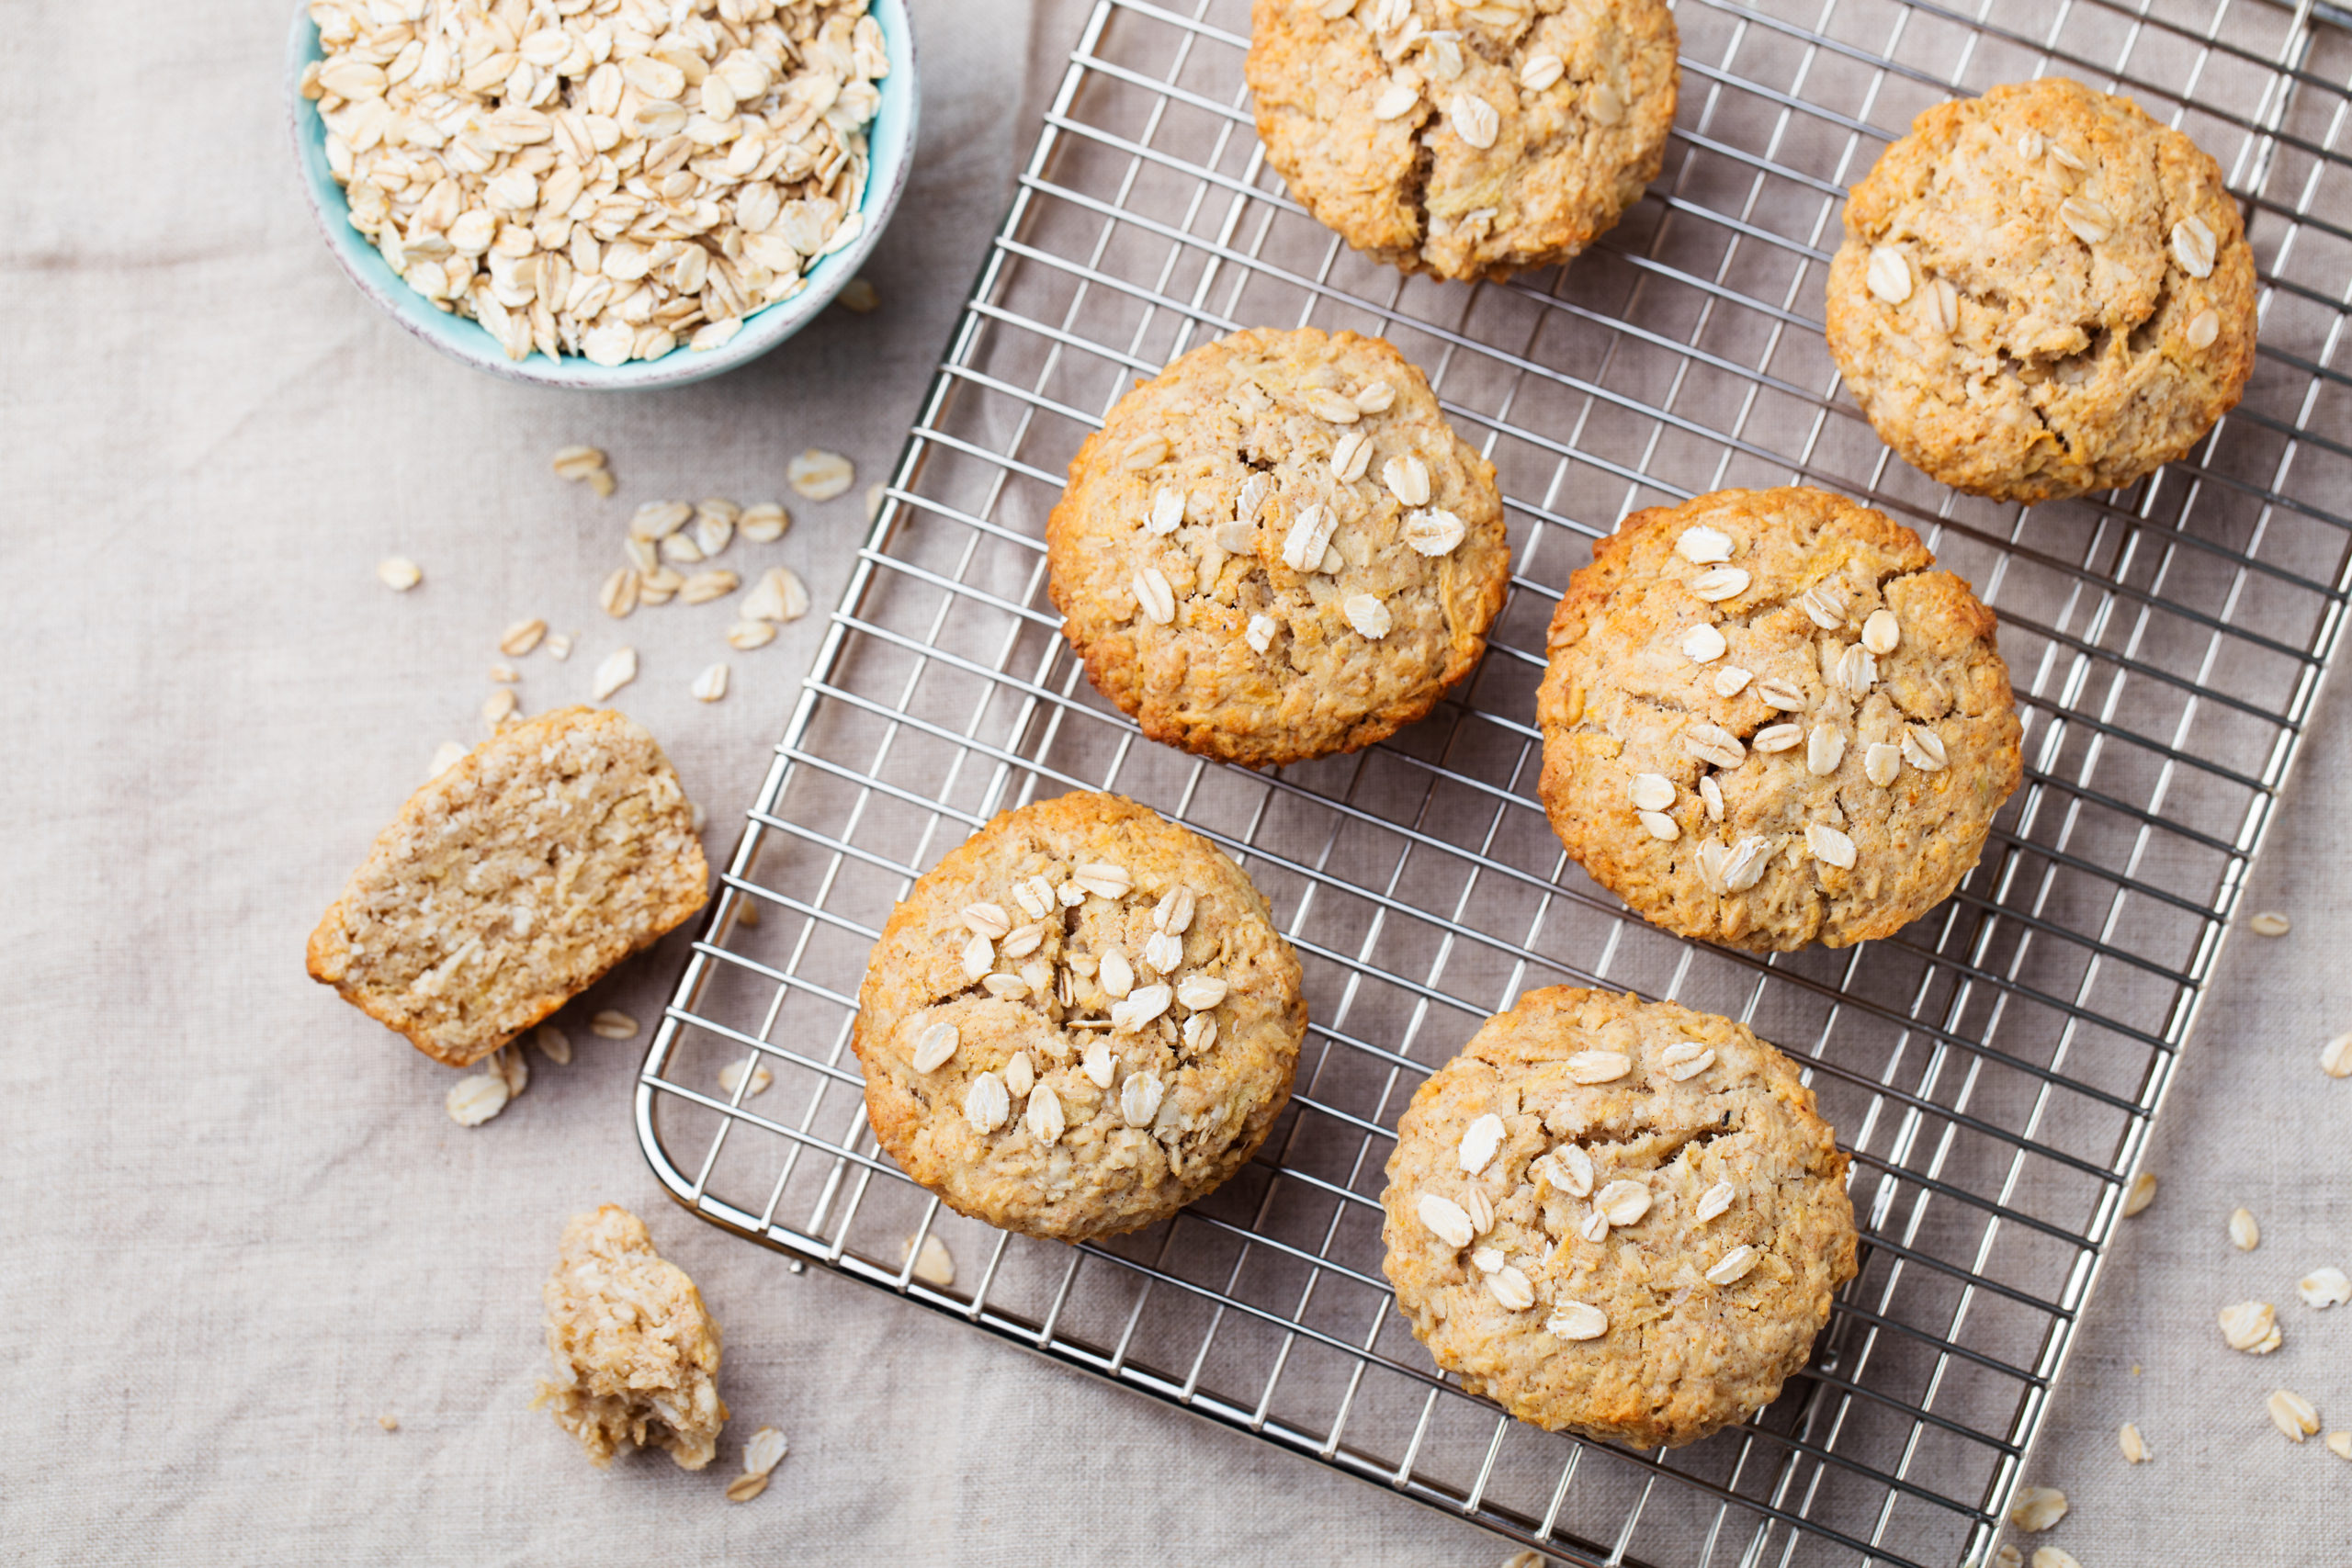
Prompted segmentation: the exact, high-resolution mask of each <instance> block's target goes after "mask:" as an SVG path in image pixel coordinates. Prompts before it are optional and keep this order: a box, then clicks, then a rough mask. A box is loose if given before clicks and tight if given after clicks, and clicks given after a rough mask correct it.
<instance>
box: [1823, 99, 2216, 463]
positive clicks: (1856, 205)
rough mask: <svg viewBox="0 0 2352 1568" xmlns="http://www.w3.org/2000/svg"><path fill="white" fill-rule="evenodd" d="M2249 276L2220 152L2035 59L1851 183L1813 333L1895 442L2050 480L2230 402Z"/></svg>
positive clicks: (1927, 125) (2107, 459)
mask: <svg viewBox="0 0 2352 1568" xmlns="http://www.w3.org/2000/svg"><path fill="white" fill-rule="evenodd" d="M2255 289H2256V283H2255V271H2254V256H2253V252H2252V249H2251V248H2250V247H2249V246H2248V245H2247V243H2246V241H2245V228H2244V225H2243V224H2242V223H2241V221H2240V220H2239V216H2238V210H2237V208H2236V205H2235V203H2234V202H2233V201H2232V199H2231V197H2230V195H2229V192H2228V190H2227V189H2226V188H2225V187H2224V186H2223V184H2222V171H2221V168H2220V166H2219V165H2217V164H2215V163H2214V162H2213V160H2212V159H2211V157H2209V156H2207V155H2206V154H2205V153H2204V152H2201V151H2199V149H2198V147H2197V145H2196V144H2195V143H2194V142H2192V141H2189V139H2188V137H2186V136H2184V135H2182V134H2181V133H2180V132H2179V131H2177V130H2172V129H2170V128H2169V127H2166V126H2165V125H2161V124H2159V123H2158V122H2156V121H2155V120H2153V119H2151V118H2148V116H2147V115H2146V114H2144V113H2143V112H2142V111H2141V109H2140V108H2139V107H2137V106H2136V105H2134V104H2132V103H2131V101H2130V100H2129V99H2127V98H2121V97H2116V96H2110V95H2109V94H2105V93H2098V92H2094V91H2092V90H2091V89H2090V88H2088V87H2086V86H2084V85H2082V84H2080V83H2078V82H2071V81H2068V80H2066V79H2064V78H2063V77H2051V78H2045V79H2043V80H2041V81H2037V82H2026V83H2017V84H2012V85H2006V86H1998V87H1995V88H1993V89H1992V90H1991V91H1989V92H1987V93H1986V94H1985V96H1983V97H1981V98H1971V99H1963V100H1960V101H1957V102H1952V103H1945V104H1939V105H1937V106H1935V107H1932V108H1929V109H1928V110H1927V111H1925V112H1924V113H1922V114H1921V115H1920V116H1919V117H1918V118H1917V120H1916V121H1914V122H1913V125H1912V129H1911V132H1910V134H1909V135H1907V136H1905V137H1904V138H1903V139H1902V140H1901V141H1897V142H1895V143H1894V145H1893V146H1891V147H1889V148H1888V149H1887V150H1886V152H1884V153H1883V155H1882V156H1881V157H1880V158H1879V161H1878V163H1877V164H1876V165H1875V166H1874V167H1873V168H1872V169H1871V172H1870V175H1869V176H1868V177H1867V178H1865V179H1864V180H1863V181H1862V182H1861V184H1860V185H1859V186H1855V187H1854V190H1853V192H1852V193H1851V195H1850V196H1849V198H1848V200H1847V204H1846V239H1845V243H1843V244H1842V245H1841V246H1840V247H1839V249H1838V254H1837V257H1836V259H1835V261H1834V262H1833V264H1832V265H1831V268H1830V274H1829V286H1828V305H1829V316H1828V334H1829V346H1830V351H1831V353H1832V354H1833V355H1834V356H1835V357H1836V359H1837V361H1838V369H1839V371H1840V373H1841V374H1842V375H1843V376H1844V378H1845V381H1846V385H1847V388H1848V389H1849V390H1850V391H1851V392H1852V393H1853V395H1854V400H1855V401H1856V402H1858V403H1860V405H1861V408H1862V412H1864V413H1865V414H1866V415H1867V416H1868V417H1869V419H1870V421H1871V425H1872V427H1873V428H1875V429H1876V430H1877V432H1878V434H1879V435H1880V437H1881V438H1882V439H1883V440H1884V441H1885V442H1886V443H1887V445H1889V446H1893V447H1894V449H1895V450H1896V452H1898V453H1899V454H1901V455H1902V457H1904V458H1905V460H1907V461H1908V462H1910V463H1912V464H1913V465H1914V466H1915V467H1917V468H1921V469H1922V470H1924V471H1925V472H1927V473H1928V474H1929V475H1931V476H1932V477H1934V478H1936V479H1940V480H1942V481H1943V482H1944V483H1946V484H1950V485H1952V486H1955V487H1956V488H1958V489H1961V490H1965V491H1972V492H1973V493H1976V494H1979V495H1987V496H1993V497H1996V498H1999V499H2005V500H2013V501H2026V502H2036V501H2046V500H2051V499H2054V498H2058V497H2063V496H2068V495H2075V494H2079V493H2081V492H2082V491H2089V490H2105V489H2111V488H2115V487H2118V486H2121V485H2126V484H2129V483H2131V481H2132V480H2133V479H2138V478H2140V477H2141V476H2142V475H2143V474H2146V473H2148V472H2150V471H2151V470H2153V469H2154V468H2157V467H2158V466H2160V465H2162V464H2164V463H2167V462H2170V461H2172V460H2174V459H2175V458H2177V457H2181V456H2183V455H2184V454H2186V453H2187V452H2188V449H2189V448H2190V447H2191V446H2194V445H2195V444H2196V442H2197V440H2198V439H2199V437H2200V436H2202V435H2203V434H2205V433H2206V432H2207V431H2208V430H2210V429H2211V428H2212V425H2213V423H2214V421H2215V420H2217V419H2219V418H2220V417H2221V416H2222V414H2223V413H2225V412H2228V411H2229V410H2230V409H2231V408H2233V407H2234V406H2236V403H2237V400H2238V399H2239V397H2240V396H2241V395H2242V394H2243V392H2244V391H2245V383H2246V379H2247V378H2248V376H2249V375H2251V374H2252V371H2253V367H2254V350H2255V329H2256V321H2255V303H2256V296H2255Z"/></svg>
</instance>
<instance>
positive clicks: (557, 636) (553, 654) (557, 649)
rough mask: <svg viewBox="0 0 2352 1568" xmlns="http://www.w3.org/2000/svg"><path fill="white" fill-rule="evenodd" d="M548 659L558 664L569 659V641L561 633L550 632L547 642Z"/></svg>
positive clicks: (569, 639)
mask: <svg viewBox="0 0 2352 1568" xmlns="http://www.w3.org/2000/svg"><path fill="white" fill-rule="evenodd" d="M547 649H548V658H549V659H552V660H557V661H559V662H560V661H562V660H566V659H569V658H571V638H570V637H566V636H565V635H564V634H563V633H561V632H550V633H548V641H547Z"/></svg>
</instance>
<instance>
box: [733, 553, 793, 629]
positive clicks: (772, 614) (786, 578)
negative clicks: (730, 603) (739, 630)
mask: <svg viewBox="0 0 2352 1568" xmlns="http://www.w3.org/2000/svg"><path fill="white" fill-rule="evenodd" d="M735 613H736V614H737V615H741V617H742V618H743V619H745V620H747V621H775V622H778V623H783V622H790V621H797V620H798V619H799V618H800V617H801V616H803V615H807V614H808V613H809V588H808V585H807V584H806V583H804V582H802V581H800V574H799V573H797V572H796V571H794V570H792V569H791V568H790V567H788V566H772V567H770V568H768V570H766V571H764V572H763V573H761V574H760V580H759V581H758V582H756V583H754V584H752V591H751V592H749V593H746V594H744V595H743V597H742V599H741V601H740V602H739V603H738V604H736V606H735Z"/></svg>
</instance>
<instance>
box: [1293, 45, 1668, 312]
mask: <svg viewBox="0 0 2352 1568" xmlns="http://www.w3.org/2000/svg"><path fill="white" fill-rule="evenodd" d="M1676 48H1677V38H1676V33H1675V27H1674V17H1673V13H1672V12H1670V11H1668V9H1667V7H1666V6H1665V5H1664V4H1663V3H1662V0H1485V3H1483V4H1476V5H1464V4H1456V3H1455V0H1358V3H1357V4H1356V5H1354V6H1334V5H1333V4H1330V3H1329V0H1322V3H1319V4H1318V3H1317V0H1257V4H1256V6H1255V7H1254V10H1253V12H1252V17H1251V32H1250V58H1249V65H1248V71H1249V78H1250V91H1251V93H1252V94H1253V95H1254V96H1255V98H1256V101H1257V108H1258V134H1259V137H1260V139H1261V141H1264V142H1265V145H1266V155H1267V158H1268V160H1269V161H1270V162H1271V163H1272V164H1273V165H1274V167H1275V168H1276V169H1278V170H1279V171H1281V173H1282V175H1283V179H1284V181H1286V182H1287V183H1288V185H1289V186H1290V190H1291V194H1292V195H1294V196H1295V197H1297V198H1298V199H1299V200H1300V201H1301V202H1302V203H1304V204H1305V205H1306V209H1307V210H1308V211H1310V212H1312V213H1313V214H1314V215H1315V217H1316V218H1317V220H1318V221H1320V222H1322V223H1323V224H1325V225H1326V226H1327V227H1329V228H1331V229H1333V230H1336V231H1338V232H1339V233H1340V237H1341V238H1343V239H1345V240H1346V241H1347V242H1348V243H1350V244H1351V245H1353V246H1355V247H1356V248H1357V249H1359V250H1362V251H1366V252H1369V253H1371V254H1374V255H1375V256H1377V257H1379V258H1380V259H1381V260H1383V261H1385V262H1388V263H1389V264H1391V265H1396V266H1398V267H1402V268H1403V269H1405V270H1406V271H1408V272H1429V273H1434V274H1436V275H1437V276H1441V277H1452V278H1463V279H1476V278H1494V277H1504V276H1510V274H1511V273H1513V272H1518V271H1521V270H1524V269H1526V268H1530V267H1537V266H1544V265H1549V264H1551V263H1554V262H1559V261H1566V259H1568V258H1569V257H1571V256H1573V255H1575V254H1577V252H1579V251H1581V250H1583V249H1584V248H1585V247H1586V246H1587V245H1589V243H1592V241H1593V239H1594V238H1595V236H1597V235H1599V234H1600V233H1601V232H1602V231H1605V230H1607V229H1608V228H1609V227H1610V226H1611V224H1613V223H1615V222H1616V221H1617V220H1618V217H1619V216H1620V215H1621V214H1622V213H1623V211H1624V209H1626V208H1627V207H1629V206H1631V205H1632V204H1633V203H1634V200H1636V199H1637V198H1638V197H1640V196H1641V194H1642V190H1643V188H1644V187H1645V186H1647V185H1648V184H1649V182H1650V181H1651V180H1653V179H1655V178H1657V172H1658V168H1659V164H1660V162H1661V160H1662V159H1663V158H1664V155H1665V147H1666V139H1667V133H1668V130H1671V129H1672V127H1673V124H1674V106H1675V95H1676V91H1677V87H1678V83H1679V66H1678V64H1677V62H1676V59H1675V51H1676Z"/></svg>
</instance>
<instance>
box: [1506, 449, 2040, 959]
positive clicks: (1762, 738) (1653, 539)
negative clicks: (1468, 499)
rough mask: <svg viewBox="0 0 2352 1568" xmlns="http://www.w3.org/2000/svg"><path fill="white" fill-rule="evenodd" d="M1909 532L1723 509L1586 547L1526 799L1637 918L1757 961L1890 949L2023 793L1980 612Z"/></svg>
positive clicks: (1783, 498) (1987, 617)
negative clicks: (1773, 955)
mask: <svg viewBox="0 0 2352 1568" xmlns="http://www.w3.org/2000/svg"><path fill="white" fill-rule="evenodd" d="M1934 565H1935V558H1934V557H1932V556H1930V555H1929V554H1928V551H1927V547H1925V546H1923V545H1921V544H1920V543H1919V537H1918V536H1917V535H1916V534H1914V533H1912V532H1911V530H1909V529H1908V528H1905V527H1902V526H1900V525H1897V524H1895V523H1894V522H1892V521H1890V520H1889V519H1888V518H1886V517H1885V516H1884V515H1883V514H1882V513H1877V512H1873V511H1871V509H1870V508H1868V507H1866V506H1862V505H1859V504H1857V503H1856V502H1850V501H1847V500H1845V499H1844V498H1842V497H1839V496H1835V495H1830V494H1827V493H1826V492H1825V491H1817V490H1806V489H1802V488H1792V489H1787V490H1768V491H1740V490H1727V491H1715V492H1714V493H1713V494H1712V495H1702V496H1701V497H1699V498H1698V499H1697V500H1695V501H1692V502H1688V503H1686V504H1684V505H1682V506H1679V507H1675V508H1672V509H1671V510H1668V509H1664V508H1659V509H1657V510H1653V511H1648V512H1640V513H1634V515H1633V516H1631V517H1628V518H1627V519H1625V521H1624V522H1623V523H1622V524H1620V525H1618V529H1617V532H1616V533H1614V534H1612V535H1611V536H1609V537H1608V538H1605V539H1602V540H1601V541H1600V543H1599V544H1598V545H1596V546H1595V547H1593V558H1592V564H1591V565H1589V566H1588V567H1586V568H1584V569H1583V570H1581V571H1578V572H1577V574H1576V575H1575V577H1574V578H1572V579H1571V580H1570V581H1569V583H1568V592H1567V593H1566V595H1565V596H1564V597H1563V598H1562V599H1561V601H1560V608H1559V611H1558V613H1557V614H1556V615H1554V616H1553V618H1552V631H1551V636H1550V638H1549V639H1548V651H1549V654H1550V664H1549V667H1548V668H1547V669H1546V671H1544V684H1543V688H1542V690H1541V692H1540V693H1539V694H1538V697H1537V714H1536V716H1537V722H1538V723H1539V724H1540V725H1541V726H1542V728H1543V732H1544V780H1543V793H1544V809H1545V810H1546V811H1547V812H1548V813H1549V814H1550V816H1551V818H1552V827H1553V830H1554V831H1555V832H1557V833H1558V834H1559V836H1560V841H1561V842H1562V843H1563V844H1565V845H1566V846H1567V851H1568V853H1569V854H1570V855H1571V856H1573V857H1574V858H1575V859H1576V861H1577V863H1579V864H1580V865H1582V866H1583V867H1584V868H1585V870H1586V871H1587V872H1589V874H1591V875H1592V877H1593V878H1594V880H1596V881H1598V882H1599V883H1600V885H1601V886H1604V887H1606V888H1608V889H1609V890H1610V891H1611V892H1612V893H1614V894H1616V895H1617V896H1618V897H1621V898H1623V899H1624V900H1625V902H1626V903H1627V904H1629V905H1631V906H1632V907H1633V908H1634V913H1636V914H1638V915H1640V916H1641V917H1642V918H1643V919H1645V920H1648V921H1649V922H1650V923H1651V924H1653V925H1657V926H1662V927H1664V928H1665V929H1667V930H1668V931H1674V932H1676V933H1678V934H1679V935H1682V936H1689V937H1698V938H1701V939H1702V940H1705V941H1709V942H1727V943H1730V944H1732V945H1734V946H1737V947H1747V948H1754V949H1757V950H1758V951H1771V950H1775V949H1783V950H1784V949H1789V948H1797V947H1804V946H1805V945H1806V944H1808V943H1810V942H1821V943H1823V944H1825V945H1826V946H1830V947H1843V946H1846V945H1847V944H1849V943H1850V942H1867V941H1869V940H1870V939H1871V938H1873V937H1882V936H1887V935H1890V934H1892V933H1893V932H1894V931H1897V930H1900V929H1901V928H1902V927H1903V926H1904V925H1905V924H1906V923H1907V922H1909V921H1911V920H1913V919H1917V917H1919V916H1920V915H1922V914H1924V913H1926V912H1927V911H1928V909H1930V908H1934V907H1935V906H1936V905H1937V904H1939V903H1941V902H1942V901H1943V900H1944V899H1945V898H1946V897H1950V896H1951V891H1952V889H1953V888H1955V887H1957V886H1960V881H1961V878H1962V877H1963V876H1965V875H1967V874H1968V872H1969V869H1970V868H1971V867H1972V866H1973V865H1974V864H1975V863H1976V857H1977V855H1978V853H1979V852H1981V851H1982V850H1983V849H1984V846H1985V835H1986V833H1987V832H1988V831H1989V830H1990V829H1991V827H1992V823H1993V816H1994V813H1996V811H1998V810H1999V809H2000V807H2001V803H2002V802H2004V801H2006V800H2007V799H2008V797H2009V795H2010V793H2011V792H2012V791H2014V790H2015V789H2016V788H2017V786H2018V779H2019V777H2020V773H2021V765H2020V760H2019V757H2018V736H2019V727H2018V717H2017V711H2016V706H2015V703H2014V701H2013V699H2012V697H2011V695H2010V692H2009V674H2008V667H2007V665H2006V664H2004V663H2003V662H2002V661H2001V654H2000V649H1998V647H1997V646H1996V644H1995V641H1994V634H1995V631H1996V626H1995V623H1994V620H1993V613H1992V612H1991V611H1990V610H1987V609H1986V608H1985V606H1984V605H1982V604H1978V603H1977V601H1976V598H1975V596H1974V595H1973V594H1972V593H1971V592H1969V591H1968V584H1966V583H1965V582H1962V581H1961V580H1960V579H1959V578H1957V577H1955V576H1953V575H1952V574H1951V572H1948V571H1936V570H1931V569H1932V568H1933V567H1934Z"/></svg>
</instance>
